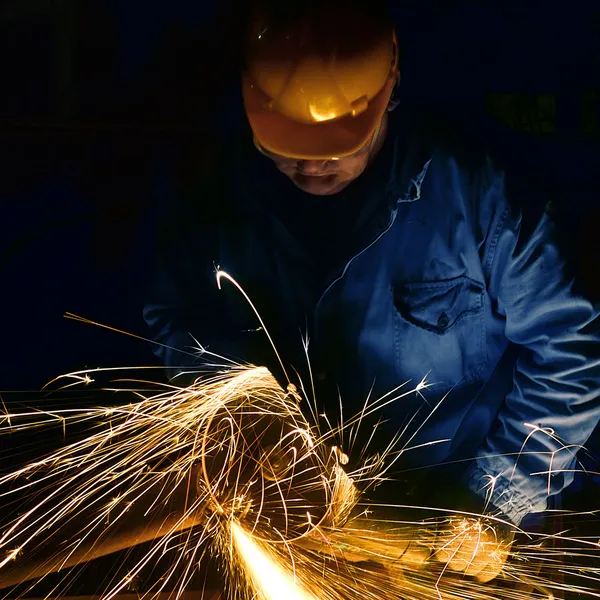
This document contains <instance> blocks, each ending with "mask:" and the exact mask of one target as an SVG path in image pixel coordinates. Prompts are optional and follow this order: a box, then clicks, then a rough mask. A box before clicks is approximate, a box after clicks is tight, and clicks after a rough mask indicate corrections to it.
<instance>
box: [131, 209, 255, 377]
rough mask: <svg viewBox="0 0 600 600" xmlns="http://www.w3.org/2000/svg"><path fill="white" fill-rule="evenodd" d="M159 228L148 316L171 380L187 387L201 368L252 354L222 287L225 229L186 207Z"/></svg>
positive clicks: (145, 312)
mask: <svg viewBox="0 0 600 600" xmlns="http://www.w3.org/2000/svg"><path fill="white" fill-rule="evenodd" d="M158 229H159V231H158V235H157V242H156V256H155V260H154V271H153V277H152V280H151V282H150V285H149V289H148V291H147V301H146V304H145V306H144V309H143V316H144V319H145V321H146V323H147V325H148V331H149V336H150V338H151V339H152V340H153V341H154V342H155V345H154V353H155V354H156V355H157V356H158V357H159V359H160V360H161V362H162V364H163V365H164V366H165V367H166V369H167V374H168V376H169V378H171V379H172V378H173V377H177V379H176V382H177V383H178V384H180V385H187V384H189V383H191V382H192V381H193V380H194V379H195V378H196V377H197V376H198V375H199V372H200V370H205V369H207V368H211V367H215V366H221V367H222V366H225V365H228V366H231V365H232V364H236V363H240V362H242V361H243V360H244V357H245V356H246V351H245V349H244V347H243V346H244V344H243V337H242V336H240V335H239V332H238V333H237V334H236V332H235V331H233V330H232V327H231V326H230V319H228V318H227V314H226V312H227V307H226V303H225V297H224V296H225V294H224V293H223V292H221V291H220V290H219V289H218V287H217V279H216V271H217V267H218V261H219V255H218V249H219V242H218V230H219V228H218V227H217V225H216V224H214V223H212V222H211V220H210V214H209V212H208V211H207V210H204V211H201V210H195V211H194V210H189V209H188V208H186V206H185V205H184V204H183V203H181V204H180V205H178V206H174V207H173V208H172V209H171V210H170V211H169V212H168V213H167V214H166V215H164V216H163V217H162V218H161V219H160V224H159V228H158Z"/></svg>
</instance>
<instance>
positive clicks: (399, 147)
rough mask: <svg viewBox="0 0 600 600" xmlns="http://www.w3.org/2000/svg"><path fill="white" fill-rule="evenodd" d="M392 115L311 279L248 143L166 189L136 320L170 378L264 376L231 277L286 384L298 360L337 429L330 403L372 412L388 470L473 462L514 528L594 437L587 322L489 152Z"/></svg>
mask: <svg viewBox="0 0 600 600" xmlns="http://www.w3.org/2000/svg"><path fill="white" fill-rule="evenodd" d="M397 113H398V115H394V116H393V117H392V118H391V120H390V129H389V133H388V139H387V141H386V145H385V148H384V151H382V156H381V157H377V159H376V160H375V162H374V163H373V165H372V166H371V167H369V169H368V170H367V172H365V174H363V175H362V176H361V178H359V179H358V180H357V181H356V182H355V183H353V184H352V185H351V187H352V186H354V187H353V189H352V190H351V192H352V193H353V194H354V195H355V196H356V194H358V195H359V196H360V197H361V198H364V203H363V208H364V210H362V209H361V210H358V212H357V213H356V215H355V217H354V218H353V224H349V225H348V229H347V231H346V235H344V232H339V231H337V232H336V233H335V236H339V239H337V238H335V237H332V239H331V244H330V245H329V246H328V245H327V244H325V245H323V250H321V252H323V253H324V254H325V253H328V252H329V251H328V250H327V249H328V248H331V257H328V256H325V255H324V256H323V261H322V264H321V265H320V266H321V267H322V268H319V269H318V271H319V272H320V273H321V275H320V276H315V264H316V263H315V257H314V256H311V255H310V251H309V250H307V244H302V243H299V242H298V239H297V236H294V235H293V234H292V233H291V232H290V227H288V226H286V224H285V223H284V222H282V220H281V219H280V218H279V217H278V216H277V214H276V213H274V211H273V210H272V209H271V208H270V207H272V206H273V204H272V200H273V197H274V195H275V199H276V200H277V198H279V201H280V202H295V201H296V200H295V199H296V198H297V191H294V190H293V189H292V188H294V186H293V184H292V183H291V182H289V181H287V180H285V181H283V179H285V178H284V176H283V175H281V174H279V173H278V172H276V170H275V168H274V167H273V166H272V165H271V164H270V162H269V161H268V160H267V159H266V158H265V157H263V156H261V155H259V154H258V153H257V152H256V151H255V150H254V148H253V147H252V143H251V137H250V136H248V139H246V138H244V139H243V140H241V141H239V143H237V144H235V145H234V148H233V150H232V152H231V153H228V154H227V155H226V156H227V158H226V160H223V161H222V162H221V163H220V166H219V167H218V168H215V169H214V170H213V171H212V173H211V175H210V176H207V177H203V178H202V181H200V182H199V183H198V185H197V186H195V187H193V188H188V189H185V190H179V189H176V188H173V193H172V194H171V196H170V197H169V198H167V203H168V204H169V205H170V208H171V210H170V216H169V217H165V218H164V220H163V228H162V234H161V237H160V242H159V246H158V248H159V250H158V261H157V271H156V278H155V280H154V282H153V285H152V289H151V292H150V299H149V301H148V304H147V306H146V307H145V311H144V316H145V319H146V321H147V323H148V325H149V328H150V334H151V337H152V338H153V339H154V340H155V341H157V342H158V343H159V344H162V345H161V346H157V354H158V355H159V356H160V357H161V359H162V360H163V362H164V363H165V365H167V366H169V367H173V368H178V367H186V366H189V365H193V366H194V365H200V364H201V363H202V361H203V360H213V359H212V355H210V354H205V355H204V357H200V358H199V353H198V352H196V351H195V350H194V346H195V345H196V342H197V343H199V344H201V345H202V347H203V348H205V349H207V350H208V351H209V352H214V353H216V354H220V355H225V356H229V357H233V358H235V359H236V360H241V361H248V362H251V363H254V364H257V363H258V364H261V363H263V364H264V363H269V361H271V363H269V364H274V363H275V361H274V360H273V358H274V355H273V353H272V352H271V351H270V350H269V348H268V345H267V344H266V336H265V335H264V332H263V331H261V330H260V328H259V323H258V321H257V319H256V317H255V315H254V313H253V311H252V310H251V309H250V307H249V306H248V304H247V303H246V301H245V300H244V299H243V298H242V295H241V294H240V293H239V292H238V291H237V290H236V289H234V287H233V286H231V285H229V286H228V285H227V284H225V289H224V290H221V291H218V290H217V285H216V279H215V270H216V269H217V268H220V269H223V270H225V271H227V272H228V273H229V274H230V275H232V276H233V277H234V278H235V279H236V280H237V281H238V282H239V284H240V285H241V286H242V287H243V288H244V290H245V291H246V292H247V294H248V295H249V296H250V298H251V299H252V300H253V301H254V303H255V305H256V308H257V309H258V311H259V312H260V314H261V316H262V318H263V319H264V322H265V325H266V326H267V328H268V329H269V331H270V333H271V335H272V337H273V339H274V341H275V343H276V345H277V346H278V350H279V352H280V354H281V355H282V357H283V358H284V361H285V363H286V364H287V366H288V369H290V371H291V370H292V368H293V369H297V370H298V371H299V372H301V373H302V372H303V371H302V369H303V368H304V367H305V365H306V363H307V360H306V356H305V350H306V346H308V355H309V358H310V363H311V367H312V372H313V375H314V376H315V381H316V382H317V384H318V389H321V390H329V391H323V392H322V394H324V395H325V396H327V397H323V396H321V397H320V398H319V399H320V401H321V402H322V403H324V404H325V405H328V406H329V408H330V410H335V409H337V408H338V407H339V398H341V399H342V405H343V406H344V411H345V415H344V417H345V418H346V419H347V418H348V417H349V415H350V413H352V412H355V411H357V410H360V408H361V407H362V406H363V405H364V403H365V401H367V400H368V401H369V402H370V403H373V402H376V401H377V400H378V399H382V400H381V402H380V404H381V405H382V406H381V408H380V409H379V414H381V415H382V416H383V417H384V418H385V419H386V420H387V427H392V428H393V429H394V430H395V431H401V433H402V434H401V447H403V448H404V452H403V454H402V456H401V457H400V460H399V461H398V464H399V465H401V466H404V467H405V468H406V469H419V468H422V467H425V466H428V465H436V464H437V465H439V464H441V463H446V462H447V463H452V464H456V463H457V462H460V461H464V460H466V459H474V460H472V462H471V463H470V466H469V467H468V469H466V471H465V472H464V473H463V477H464V481H465V483H466V485H467V486H468V487H469V488H470V489H471V490H473V491H475V492H476V493H477V494H479V495H480V496H482V497H485V498H487V500H488V501H490V502H491V506H493V507H495V508H496V509H498V510H500V511H502V512H503V513H504V514H505V515H506V516H507V517H508V518H509V519H511V520H512V521H513V522H514V523H517V524H518V523H520V522H521V520H522V518H523V517H524V516H525V515H527V514H528V513H532V512H539V511H542V510H544V508H545V507H546V503H547V498H548V497H549V496H551V495H553V494H557V493H559V492H560V491H561V490H563V489H564V488H565V487H566V486H567V485H568V484H569V483H570V482H571V481H572V478H573V470H575V469H576V468H577V467H576V452H577V450H578V449H579V448H580V446H581V445H583V444H585V443H586V441H587V439H588V437H589V436H590V434H591V432H592V431H593V429H594V427H595V426H596V424H597V423H598V420H599V418H600V400H599V387H600V385H599V384H600V333H599V323H598V319H597V312H596V310H595V308H594V306H593V304H592V302H591V301H590V300H589V299H587V298H586V296H585V294H584V293H583V292H582V291H581V290H579V289H578V287H577V281H576V279H575V278H574V276H573V274H572V272H571V270H570V267H569V263H568V261H567V259H566V255H565V253H564V252H563V250H562V249H561V247H560V244H559V243H558V241H557V240H558V237H559V236H558V233H557V225H556V223H555V221H554V219H553V214H552V210H551V209H549V208H548V207H546V208H544V209H542V210H540V211H539V212H537V213H536V212H535V211H534V210H528V209H526V210H525V211H523V210H522V206H520V205H523V204H527V202H528V200H531V198H527V197H524V194H522V193H519V192H518V191H515V196H517V197H513V198H511V197H510V193H511V190H510V189H509V187H510V186H508V185H507V179H506V176H505V174H504V173H503V172H502V171H501V170H500V169H498V168H497V167H496V166H495V165H494V164H493V162H492V160H491V159H490V158H489V157H488V156H487V155H486V154H485V153H480V152H479V151H478V150H476V149H471V148H465V147H464V144H457V143H455V142H454V141H453V138H452V136H451V135H450V136H448V135H444V136H440V135H438V133H439V131H438V130H437V128H435V127H433V128H432V127H422V126H421V125H422V121H421V120H419V119H412V118H410V116H409V115H403V114H402V109H401V108H400V109H398V111H397ZM415 123H420V125H418V126H415ZM282 178H283V179H282ZM286 186H287V187H286ZM267 199H270V200H271V201H267ZM321 200H322V201H323V202H326V201H327V199H326V198H323V199H321ZM361 202H362V200H361ZM359 208H360V207H359ZM529 213H532V214H533V216H531V215H530V214H529ZM315 218H316V219H319V218H320V217H319V214H318V213H317V214H315ZM328 218H331V216H330V215H329V217H328ZM334 229H335V228H333V227H332V230H334ZM342 238H343V239H342ZM339 247H342V248H343V250H342V251H339V252H338V251H336V248H339ZM174 349H177V350H174ZM290 365H291V367H290ZM303 377H304V378H305V383H308V381H307V380H306V378H307V375H306V371H304V375H303ZM403 384H404V385H403ZM399 386H401V387H399ZM308 387H310V386H307V388H308ZM415 388H418V389H416V390H415ZM392 390H396V391H395V392H392ZM391 400H393V402H392V401H391ZM465 464H466V463H465Z"/></svg>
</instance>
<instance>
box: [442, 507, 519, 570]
mask: <svg viewBox="0 0 600 600" xmlns="http://www.w3.org/2000/svg"><path fill="white" fill-rule="evenodd" d="M513 539H514V532H513V531H511V529H510V528H509V527H508V526H505V525H502V524H500V523H496V522H494V521H491V520H489V519H485V518H483V517H481V518H474V517H462V516H453V517H450V518H449V519H448V520H447V521H446V522H444V523H443V524H442V525H441V526H440V529H439V531H438V535H437V537H436V543H435V549H434V556H435V558H436V560H438V561H439V562H442V563H446V564H447V565H448V568H449V569H451V570H453V571H459V572H462V573H464V574H465V575H471V576H473V577H475V578H476V579H477V580H478V581H481V582H487V581H491V580H492V579H494V578H495V577H496V576H497V575H499V574H500V573H501V571H502V568H503V567H504V563H505V562H506V559H507V558H508V555H509V553H510V548H511V545H512V542H513Z"/></svg>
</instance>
